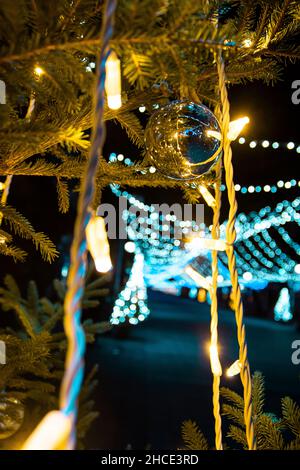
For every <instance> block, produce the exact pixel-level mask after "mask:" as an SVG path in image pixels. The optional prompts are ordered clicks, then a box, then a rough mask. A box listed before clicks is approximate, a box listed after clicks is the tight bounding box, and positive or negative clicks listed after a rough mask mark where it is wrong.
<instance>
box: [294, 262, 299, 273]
mask: <svg viewBox="0 0 300 470" xmlns="http://www.w3.org/2000/svg"><path fill="white" fill-rule="evenodd" d="M294 271H295V273H296V274H300V264H296V266H295V267H294Z"/></svg>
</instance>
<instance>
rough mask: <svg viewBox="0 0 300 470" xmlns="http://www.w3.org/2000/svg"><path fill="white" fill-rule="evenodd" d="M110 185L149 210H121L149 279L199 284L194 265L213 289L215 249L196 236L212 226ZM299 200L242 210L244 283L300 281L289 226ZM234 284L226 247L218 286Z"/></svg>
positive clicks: (171, 285)
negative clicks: (160, 210) (189, 270)
mask: <svg viewBox="0 0 300 470" xmlns="http://www.w3.org/2000/svg"><path fill="white" fill-rule="evenodd" d="M110 161H111V163H114V162H123V163H124V164H125V165H133V163H132V161H131V160H130V159H129V158H125V157H124V156H123V155H116V154H111V157H110ZM148 171H150V168H149V169H148ZM151 171H152V172H154V171H155V169H154V170H153V169H152V170H151ZM111 189H112V191H113V193H114V194H115V195H116V196H117V197H121V196H122V197H125V198H126V199H127V201H128V205H129V207H134V208H136V209H137V210H140V211H141V212H145V213H147V216H144V215H142V216H140V217H139V216H138V217H136V212H135V211H130V210H125V211H124V212H123V215H122V217H123V220H124V222H125V223H126V227H127V233H128V237H129V239H130V240H131V241H132V242H134V244H135V246H136V247H137V248H138V250H139V252H140V253H142V254H143V255H144V269H143V275H144V279H145V285H146V286H148V287H152V288H157V289H163V290H166V291H171V290H172V289H173V291H174V292H177V293H180V291H181V288H182V287H189V288H191V289H192V288H195V287H199V279H198V280H197V282H195V280H193V279H192V278H191V277H190V276H189V275H188V274H187V271H186V268H187V266H191V267H192V268H193V269H194V270H195V271H197V273H198V274H199V275H200V276H201V277H202V280H203V285H202V287H204V288H206V289H207V290H208V291H209V286H210V283H211V280H212V278H211V251H210V250H209V249H204V248H203V247H202V246H201V244H200V246H198V244H197V243H193V241H194V240H195V237H196V238H197V237H204V238H206V239H207V238H208V239H209V238H211V233H210V227H206V226H205V225H204V224H200V225H199V226H198V225H197V224H196V222H195V221H193V220H179V219H177V217H176V215H174V214H171V213H170V214H161V213H158V212H157V211H156V210H155V207H154V205H149V204H145V203H143V202H142V201H140V200H139V199H138V198H137V197H135V196H133V195H132V194H130V193H128V192H127V191H125V190H122V189H121V188H120V187H119V186H118V185H111ZM299 206H300V198H295V199H294V200H292V201H287V200H284V201H282V202H280V203H278V204H277V205H276V206H275V208H274V209H273V210H272V209H271V207H270V206H267V207H264V208H262V209H261V210H260V211H259V212H251V213H250V214H247V215H246V214H244V213H241V214H239V215H238V217H237V222H236V230H237V240H236V256H237V269H238V273H239V275H240V278H241V284H242V286H247V287H250V288H252V289H255V290H259V289H263V288H265V287H266V286H267V284H268V283H269V282H279V283H282V282H289V283H292V284H294V285H296V283H299V282H300V259H299V254H300V245H299V244H298V243H297V242H296V241H295V240H294V239H293V236H292V235H291V234H290V233H289V226H292V225H293V226H295V227H298V226H299V224H300V214H299ZM178 228H180V229H181V230H182V233H183V237H182V239H177V238H176V237H174V231H175V230H176V229H178ZM225 232H226V222H225V223H223V224H222V225H221V227H220V233H221V240H225ZM165 234H166V235H165ZM196 241H197V240H196ZM287 247H288V250H286V248H287ZM230 285H231V281H230V276H229V271H228V269H227V257H226V253H225V252H224V251H220V252H219V276H218V286H219V287H226V286H230ZM118 307H120V305H119V306H118ZM121 307H122V305H121ZM121 310H122V309H121ZM117 312H118V309H117ZM112 318H113V317H112Z"/></svg>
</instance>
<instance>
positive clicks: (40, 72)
mask: <svg viewBox="0 0 300 470" xmlns="http://www.w3.org/2000/svg"><path fill="white" fill-rule="evenodd" d="M34 73H35V74H36V75H37V76H38V77H40V76H41V75H43V74H44V73H45V70H43V69H42V67H39V66H38V65H37V66H36V67H34Z"/></svg>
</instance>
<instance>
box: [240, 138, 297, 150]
mask: <svg viewBox="0 0 300 470" xmlns="http://www.w3.org/2000/svg"><path fill="white" fill-rule="evenodd" d="M237 142H238V143H239V144H241V145H245V144H246V145H247V144H248V145H249V147H250V148H251V149H254V148H256V147H257V146H258V145H259V146H261V147H262V148H265V149H269V148H270V149H273V150H277V149H281V150H284V149H287V150H290V151H291V150H295V151H296V152H297V153H300V144H297V143H296V142H277V141H272V142H271V141H270V140H267V139H261V140H252V139H246V137H240V138H239V140H238V141H237Z"/></svg>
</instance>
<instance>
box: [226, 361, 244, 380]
mask: <svg viewBox="0 0 300 470" xmlns="http://www.w3.org/2000/svg"><path fill="white" fill-rule="evenodd" d="M241 368H242V364H241V362H240V361H239V360H237V361H235V362H234V363H233V364H231V366H230V367H229V368H228V369H227V371H226V375H227V377H233V376H234V375H238V374H239V373H240V372H241Z"/></svg>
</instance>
